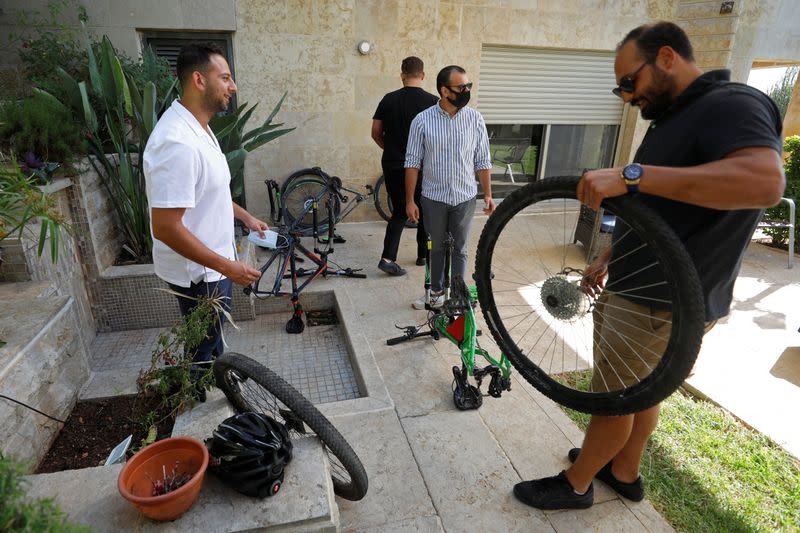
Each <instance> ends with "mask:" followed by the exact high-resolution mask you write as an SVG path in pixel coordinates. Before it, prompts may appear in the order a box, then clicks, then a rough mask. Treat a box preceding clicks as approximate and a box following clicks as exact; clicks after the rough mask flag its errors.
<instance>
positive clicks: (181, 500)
mask: <svg viewBox="0 0 800 533" xmlns="http://www.w3.org/2000/svg"><path fill="white" fill-rule="evenodd" d="M207 468H208V450H207V449H206V447H205V445H204V444H203V443H202V442H200V441H199V440H197V439H194V438H191V437H170V438H167V439H163V440H160V441H156V442H154V443H153V444H151V445H149V446H147V447H145V448H143V449H142V450H140V451H139V452H137V453H136V454H135V455H134V456H133V457H131V459H130V460H129V461H128V462H127V463H126V464H125V466H124V467H123V468H122V471H121V472H120V473H119V478H118V479H117V487H118V489H119V492H120V494H121V495H122V496H123V497H124V498H125V499H126V500H128V501H130V502H131V503H132V504H133V505H134V506H135V507H136V508H137V509H139V511H140V512H141V513H142V514H144V515H145V516H147V517H148V518H152V519H153V520H160V521H168V520H175V519H176V518H178V517H180V516H181V515H182V514H183V513H185V512H186V511H188V510H189V508H190V507H191V506H192V505H193V504H194V502H195V500H197V496H198V494H199V493H200V488H201V487H202V486H203V478H204V477H205V473H206V469H207Z"/></svg>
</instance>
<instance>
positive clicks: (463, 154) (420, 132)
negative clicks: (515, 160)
mask: <svg viewBox="0 0 800 533" xmlns="http://www.w3.org/2000/svg"><path fill="white" fill-rule="evenodd" d="M423 165H424V166H425V171H424V172H425V177H424V179H423V180H422V196H424V197H425V198H429V199H431V200H436V201H437V202H443V203H446V204H448V205H458V204H461V203H463V202H466V201H467V200H471V199H473V198H475V195H476V194H477V193H478V188H477V186H476V185H475V172H477V171H478V170H486V169H491V168H492V161H491V157H490V155H489V136H488V135H487V134H486V124H485V123H484V122H483V117H482V116H481V114H480V113H479V112H478V111H476V110H475V109H473V108H471V107H463V108H461V109H460V110H459V111H458V113H456V114H455V116H452V117H451V116H450V115H449V114H448V113H447V111H445V110H444V109H442V107H441V106H440V105H439V104H436V105H434V106H431V107H429V108H428V109H426V110H425V111H422V112H421V113H420V114H418V115H417V116H416V117H414V120H413V121H412V122H411V129H410V130H409V134H408V147H407V148H406V162H405V167H406V168H422V167H423Z"/></svg>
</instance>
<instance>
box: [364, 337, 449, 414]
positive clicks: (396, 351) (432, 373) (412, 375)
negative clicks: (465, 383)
mask: <svg viewBox="0 0 800 533" xmlns="http://www.w3.org/2000/svg"><path fill="white" fill-rule="evenodd" d="M432 342H433V341H432V340H430V339H417V340H413V341H409V342H407V343H404V344H400V345H397V346H393V347H389V346H386V349H382V350H381V351H380V352H378V355H376V360H377V362H378V366H379V367H380V369H381V373H382V374H383V376H384V381H385V383H386V388H387V389H388V390H389V394H390V395H391V397H392V400H393V401H394V405H395V409H397V413H398V415H399V416H400V417H401V418H404V417H407V416H419V415H424V414H428V413H432V412H438V411H446V410H450V409H452V408H453V392H452V389H451V383H452V380H453V378H452V373H451V372H450V366H448V364H447V363H446V362H445V361H444V359H442V358H441V357H440V356H439V354H438V352H436V350H435V349H434V348H433V347H432V346H431V343H432ZM440 342H441V341H440Z"/></svg>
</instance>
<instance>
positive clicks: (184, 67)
mask: <svg viewBox="0 0 800 533" xmlns="http://www.w3.org/2000/svg"><path fill="white" fill-rule="evenodd" d="M215 54H216V55H221V56H222V57H225V52H223V51H222V48H220V46H219V45H218V44H216V43H207V42H194V43H189V44H187V45H184V46H183V47H182V48H181V50H180V52H178V65H177V68H176V70H177V74H178V80H180V82H181V86H184V87H185V86H186V84H187V83H188V82H189V80H190V79H191V77H192V72H194V71H196V70H203V71H204V70H206V69H207V68H208V64H209V63H210V62H211V56H212V55H215Z"/></svg>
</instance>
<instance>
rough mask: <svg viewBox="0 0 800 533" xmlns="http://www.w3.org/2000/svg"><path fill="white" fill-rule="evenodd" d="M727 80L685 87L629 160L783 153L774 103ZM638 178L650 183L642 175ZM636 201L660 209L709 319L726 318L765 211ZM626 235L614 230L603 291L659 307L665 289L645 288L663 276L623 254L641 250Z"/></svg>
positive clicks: (708, 76) (693, 161)
mask: <svg viewBox="0 0 800 533" xmlns="http://www.w3.org/2000/svg"><path fill="white" fill-rule="evenodd" d="M729 80H730V72H729V71H727V70H716V71H711V72H707V73H705V74H703V75H702V76H700V77H699V78H698V79H697V80H695V81H694V82H693V83H692V84H691V85H689V87H687V88H686V90H685V91H684V92H683V93H682V94H681V95H680V96H679V97H678V98H677V99H676V100H675V102H673V104H672V105H671V106H670V107H669V108H668V109H667V110H666V111H665V112H664V114H663V115H662V116H661V117H659V118H658V119H657V120H655V121H653V122H652V123H651V125H650V128H649V129H648V131H647V134H646V135H645V137H644V140H643V141H642V144H641V146H640V147H639V150H638V151H637V152H636V157H635V159H634V161H636V162H637V163H641V164H644V165H657V166H670V167H688V166H695V165H701V164H703V163H709V162H711V161H717V160H719V159H722V158H724V157H725V156H727V155H728V154H730V153H731V152H733V151H735V150H739V149H741V148H747V147H769V148H772V149H774V150H776V151H777V152H778V153H779V154H780V153H781V127H782V125H781V119H780V114H779V112H778V109H777V107H776V106H775V103H774V102H773V101H772V100H770V98H769V97H768V96H767V95H765V94H764V93H762V92H761V91H758V90H757V89H754V88H752V87H748V86H747V85H743V84H740V83H733V82H730V81H729ZM642 179H643V180H646V179H647V172H645V175H644V177H643V178H642ZM754 185H755V178H754ZM637 197H638V199H639V200H641V201H642V202H643V203H645V204H646V205H648V206H649V207H651V208H652V209H654V210H655V211H657V212H658V213H659V214H660V215H661V217H662V218H663V219H664V220H665V221H666V222H667V224H668V225H669V226H671V227H672V229H673V230H674V231H675V233H676V234H677V235H678V237H679V238H680V240H681V242H683V243H684V245H685V246H686V249H687V251H688V252H689V255H690V256H691V258H692V260H693V261H694V263H695V267H696V268H697V273H698V274H699V277H700V282H701V284H702V286H703V294H704V299H705V305H706V320H716V319H718V318H721V317H723V316H725V315H727V314H728V311H729V309H730V304H731V299H732V296H733V284H734V282H735V281H736V276H737V275H738V272H739V267H740V265H741V262H742V257H743V256H744V251H745V249H746V248H747V245H748V243H749V242H750V238H751V236H752V234H753V230H754V229H755V227H756V224H758V221H759V219H760V218H761V215H762V214H763V210H762V209H737V210H730V211H721V210H717V209H710V208H706V207H700V206H696V205H691V204H686V203H683V202H677V201H675V200H669V199H667V198H662V197H659V196H651V195H648V194H643V193H642V194H639V195H637ZM627 230H628V227H627V225H626V224H624V223H619V224H617V225H616V227H615V229H614V236H613V240H614V250H613V254H612V263H611V264H610V265H609V279H608V283H607V286H612V287H611V289H612V290H614V291H616V292H622V293H623V294H622V295H623V296H631V298H629V299H631V300H633V301H636V300H637V299H639V298H644V299H643V300H641V301H640V303H643V302H651V305H652V307H656V308H658V307H662V306H660V305H658V304H653V303H652V302H657V301H658V300H659V299H663V298H664V297H665V296H664V294H660V291H663V289H664V286H663V285H656V286H654V287H647V288H645V287H646V286H647V285H650V284H655V283H658V282H659V281H663V279H664V278H663V274H661V273H658V272H656V271H657V270H658V269H652V268H650V269H647V268H646V267H647V265H649V264H651V261H650V260H648V259H649V258H648V257H646V255H647V254H644V253H642V251H639V252H636V253H632V254H630V255H629V256H625V254H626V252H629V251H632V250H634V249H635V248H636V247H637V246H640V245H641V241H639V240H638V239H634V238H632V236H633V234H629V235H627V237H625V238H623V236H625V235H626V231H627ZM613 258H621V259H619V260H617V261H614V260H613ZM631 273H635V274H634V275H631ZM625 276H629V277H628V278H627V279H623V278H625ZM615 280H616V281H615ZM637 296H638V297H639V298H637Z"/></svg>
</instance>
